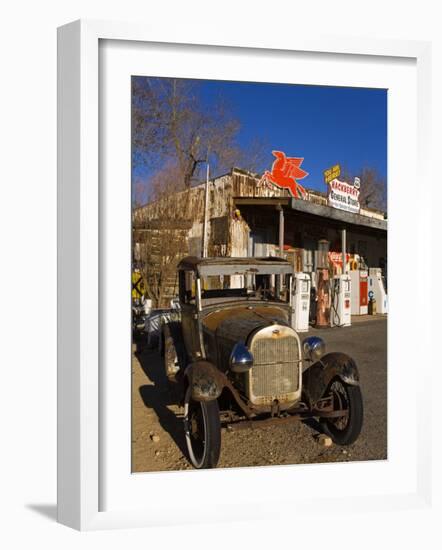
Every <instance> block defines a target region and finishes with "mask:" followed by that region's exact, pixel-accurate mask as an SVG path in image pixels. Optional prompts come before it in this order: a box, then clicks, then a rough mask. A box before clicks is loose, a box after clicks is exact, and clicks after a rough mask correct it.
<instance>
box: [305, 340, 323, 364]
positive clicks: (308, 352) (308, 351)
mask: <svg viewBox="0 0 442 550" xmlns="http://www.w3.org/2000/svg"><path fill="white" fill-rule="evenodd" d="M302 349H303V350H304V356H305V357H306V358H308V359H310V360H311V361H317V360H318V359H320V358H321V357H322V356H323V355H324V353H325V342H324V340H323V339H322V338H319V336H309V337H308V338H306V339H305V340H304V341H303V342H302Z"/></svg>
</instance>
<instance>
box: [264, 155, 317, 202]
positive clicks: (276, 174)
mask: <svg viewBox="0 0 442 550" xmlns="http://www.w3.org/2000/svg"><path fill="white" fill-rule="evenodd" d="M272 154H273V156H274V157H276V160H275V161H274V162H273V165H272V171H271V172H269V171H268V170H267V171H266V172H265V173H264V175H263V176H262V179H261V181H263V180H264V181H267V182H269V183H271V184H273V185H276V186H277V187H279V188H280V189H288V190H289V193H290V194H291V195H292V197H294V198H295V199H296V198H300V199H304V198H305V196H306V194H307V192H306V190H305V189H304V187H303V186H302V185H301V184H299V183H298V182H297V180H301V179H303V178H305V177H306V176H308V172H306V171H305V170H303V169H302V168H301V164H302V161H303V160H304V158H298V157H286V155H285V153H283V152H282V151H272Z"/></svg>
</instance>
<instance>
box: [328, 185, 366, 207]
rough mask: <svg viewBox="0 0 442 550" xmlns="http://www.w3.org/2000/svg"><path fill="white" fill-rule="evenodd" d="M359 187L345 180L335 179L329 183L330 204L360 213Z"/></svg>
mask: <svg viewBox="0 0 442 550" xmlns="http://www.w3.org/2000/svg"><path fill="white" fill-rule="evenodd" d="M359 193H360V191H359V189H357V188H356V187H355V186H354V185H350V184H349V183H346V182H345V181H340V180H338V179H333V180H331V181H330V182H329V184H328V205H329V206H332V207H333V208H339V209H340V210H346V211H347V212H353V213H355V214H359V211H360V209H361V206H360V204H359Z"/></svg>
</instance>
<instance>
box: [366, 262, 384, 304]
mask: <svg viewBox="0 0 442 550" xmlns="http://www.w3.org/2000/svg"><path fill="white" fill-rule="evenodd" d="M370 298H374V299H375V300H376V312H377V313H388V297H387V292H386V289H385V281H384V278H383V277H382V269H381V268H380V267H370V269H369V270H368V299H369V300H370Z"/></svg>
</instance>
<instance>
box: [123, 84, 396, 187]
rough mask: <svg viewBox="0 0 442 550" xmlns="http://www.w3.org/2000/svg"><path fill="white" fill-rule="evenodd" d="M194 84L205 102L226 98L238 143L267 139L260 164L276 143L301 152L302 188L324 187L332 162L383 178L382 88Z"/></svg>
mask: <svg viewBox="0 0 442 550" xmlns="http://www.w3.org/2000/svg"><path fill="white" fill-rule="evenodd" d="M198 86H199V88H200V97H201V100H202V101H203V102H204V103H205V104H206V105H209V106H210V104H211V102H213V101H216V100H217V99H218V98H219V97H220V96H221V97H223V98H224V99H225V100H226V101H227V104H228V105H229V107H230V109H231V110H232V111H233V114H234V115H235V116H236V117H237V118H238V119H239V121H240V124H241V128H240V131H239V134H238V141H239V144H240V145H243V146H246V145H247V144H248V143H250V142H251V141H253V139H254V138H259V139H261V140H263V141H265V142H266V143H268V144H269V151H268V158H267V160H268V162H265V160H264V166H263V168H269V169H270V168H271V165H272V162H273V160H274V159H273V156H272V154H271V151H272V149H277V150H282V151H284V152H285V153H286V154H287V155H288V156H297V157H304V163H303V165H302V168H304V169H305V170H306V171H307V172H309V175H308V176H307V177H306V178H304V179H303V180H302V184H303V185H304V186H306V187H308V188H313V189H319V190H321V191H325V190H326V186H325V183H324V180H323V171H324V170H325V169H326V168H329V167H330V166H332V165H333V164H336V163H339V164H340V165H341V166H342V167H345V168H347V169H348V170H349V171H350V172H351V173H353V174H358V173H359V172H360V171H361V170H362V168H364V167H370V168H375V169H376V170H377V171H378V172H379V173H380V175H381V176H383V177H384V178H385V179H386V176H387V90H381V89H367V88H341V87H328V86H304V85H292V84H267V83H251V82H247V83H243V82H223V81H205V80H201V81H199V83H198ZM135 173H137V170H136V167H134V174H135ZM138 175H139V176H142V174H141V173H140V172H138ZM145 175H146V174H144V176H145Z"/></svg>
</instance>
